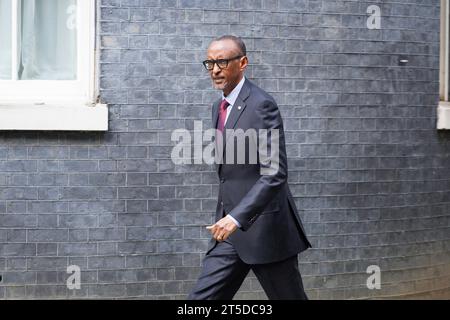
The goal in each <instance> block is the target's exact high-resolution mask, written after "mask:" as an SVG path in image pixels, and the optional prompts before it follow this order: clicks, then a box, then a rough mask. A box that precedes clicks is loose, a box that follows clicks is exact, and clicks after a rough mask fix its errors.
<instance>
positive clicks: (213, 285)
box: [188, 241, 308, 300]
mask: <svg viewBox="0 0 450 320" xmlns="http://www.w3.org/2000/svg"><path fill="white" fill-rule="evenodd" d="M250 269H251V270H253V272H254V273H255V275H256V277H257V278H258V280H259V282H260V283H261V286H262V287H263V289H264V291H265V293H266V295H267V297H268V298H269V299H270V300H307V299H308V297H307V296H306V293H305V291H304V290H303V282H302V278H301V275H300V272H299V270H298V261H297V255H295V256H293V257H290V258H288V259H286V260H283V261H277V262H274V263H267V264H254V265H249V264H246V263H244V262H243V261H242V260H241V259H240V258H239V256H238V255H237V253H236V251H235V250H234V247H233V245H232V244H231V243H230V242H228V241H224V242H219V243H218V244H217V245H216V246H215V247H214V249H212V250H211V252H209V253H208V254H207V255H206V256H205V258H204V260H203V269H202V271H201V274H200V277H199V279H198V281H197V283H196V285H195V286H194V288H193V290H192V291H191V293H190V294H189V296H188V299H190V300H231V299H232V298H233V297H234V295H235V294H236V292H237V291H238V290H239V288H240V286H241V284H242V282H243V281H244V279H245V277H246V276H247V274H248V273H249V271H250Z"/></svg>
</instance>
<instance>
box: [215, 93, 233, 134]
mask: <svg viewBox="0 0 450 320" xmlns="http://www.w3.org/2000/svg"><path fill="white" fill-rule="evenodd" d="M229 105H230V104H229V103H228V101H227V100H226V99H223V100H222V103H221V104H220V106H219V121H218V122H217V129H218V130H220V132H222V133H223V127H224V126H225V119H226V118H227V107H228V106H229Z"/></svg>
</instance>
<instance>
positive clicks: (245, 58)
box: [240, 56, 248, 70]
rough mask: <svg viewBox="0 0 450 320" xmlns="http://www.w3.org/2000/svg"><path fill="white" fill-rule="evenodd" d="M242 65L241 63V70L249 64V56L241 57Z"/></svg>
mask: <svg viewBox="0 0 450 320" xmlns="http://www.w3.org/2000/svg"><path fill="white" fill-rule="evenodd" d="M240 62H241V65H240V67H241V70H244V69H245V68H246V67H247V66H248V58H247V56H244V57H243V58H242V59H241V61H240Z"/></svg>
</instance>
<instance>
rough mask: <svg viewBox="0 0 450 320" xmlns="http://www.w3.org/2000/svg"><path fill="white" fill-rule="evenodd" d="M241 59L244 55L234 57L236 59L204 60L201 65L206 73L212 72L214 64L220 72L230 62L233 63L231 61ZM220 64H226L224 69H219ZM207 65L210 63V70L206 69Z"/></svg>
mask: <svg viewBox="0 0 450 320" xmlns="http://www.w3.org/2000/svg"><path fill="white" fill-rule="evenodd" d="M243 57H245V55H243V54H241V55H238V56H236V57H233V58H229V59H216V60H205V61H203V62H202V64H203V66H204V67H205V69H206V70H208V71H212V70H214V65H215V64H216V65H217V67H218V68H219V69H220V70H222V69H226V68H228V64H229V63H230V61H233V60H236V59H240V58H243ZM221 62H223V63H226V65H225V66H224V67H221V66H220V65H219V63H221ZM207 63H212V68H211V69H208V67H207V66H206V64H207Z"/></svg>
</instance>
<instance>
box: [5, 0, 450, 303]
mask: <svg viewBox="0 0 450 320" xmlns="http://www.w3.org/2000/svg"><path fill="white" fill-rule="evenodd" d="M372 4H376V5H379V6H380V8H381V10H382V11H381V14H382V20H381V29H380V30H369V29H367V28H366V20H367V16H368V14H367V13H366V10H367V7H368V6H369V5H372ZM99 18H100V20H101V21H100V26H101V29H100V31H99V32H100V36H101V53H100V54H101V60H100V70H101V72H100V84H101V98H102V100H103V101H104V102H105V103H108V104H109V109H110V114H109V116H110V130H109V131H108V132H107V133H86V132H1V133H0V275H1V276H2V281H1V282H0V298H2V299H11V298H30V299H32V298H73V297H76V298H80V297H81V298H97V297H103V298H151V299H182V298H185V296H186V293H187V292H188V291H189V289H190V288H191V286H192V285H193V282H194V281H195V280H196V277H197V275H198V272H199V270H200V263H201V258H202V256H203V253H204V251H205V249H206V247H207V242H208V234H207V232H206V231H205V229H204V226H205V225H206V224H208V223H210V222H212V212H213V211H214V208H215V196H216V194H217V179H216V175H215V172H214V170H213V168H212V167H210V166H208V165H206V164H202V165H194V164H192V165H174V164H173V162H172V161H171V159H170V152H171V149H172V146H173V143H172V142H171V141H170V135H171V132H172V130H173V129H175V128H188V129H192V128H193V122H194V121H195V120H200V119H202V120H204V127H205V128H206V127H207V126H208V125H209V119H210V105H211V102H212V101H213V100H214V99H215V98H216V97H218V92H216V91H213V90H212V89H211V85H210V82H209V79H208V77H207V74H205V72H204V70H203V69H202V66H201V64H200V61H201V60H202V59H203V58H204V52H205V50H206V47H207V45H208V43H209V42H210V40H211V39H212V38H213V37H215V36H218V35H222V34H228V33H232V34H236V35H240V36H242V37H243V38H244V40H245V41H246V44H247V47H248V49H249V59H250V64H251V65H250V67H249V69H248V73H247V75H248V77H249V78H250V79H252V80H254V81H255V82H256V83H258V84H259V85H261V86H262V87H263V88H265V89H266V90H267V91H269V92H270V93H271V94H272V95H273V96H274V97H275V98H276V99H277V101H278V103H279V107H280V109H281V112H282V115H283V117H284V122H285V129H286V138H287V143H288V145H287V148H288V156H289V181H290V184H291V189H292V192H293V194H294V197H295V199H296V202H297V205H298V208H299V209H300V212H301V215H302V217H303V220H304V221H305V227H306V229H307V232H308V235H309V237H310V239H311V241H312V243H313V246H314V248H313V249H311V250H308V251H307V252H305V253H303V254H302V255H301V256H300V268H301V272H302V275H303V278H304V284H305V287H306V290H307V292H308V294H309V296H310V298H312V299H335V298H341V299H342V298H343V299H348V298H371V297H372V298H382V297H420V298H429V297H447V298H448V297H449V294H450V289H449V287H450V258H449V256H450V254H449V253H450V250H449V244H450V225H449V221H450V220H449V218H450V193H449V191H450V159H449V155H450V143H449V141H450V134H449V133H448V132H438V131H437V130H436V129H435V127H436V124H435V123H436V106H437V101H438V73H439V70H438V68H439V43H438V41H439V39H438V36H439V1H437V0H430V1H422V0H409V1H402V2H399V1H387V0H386V1H369V2H366V1H355V0H353V1H338V0H334V1H328V0H327V1H319V0H252V1H243V0H240V1H238V0H225V1H223V0H220V1H218V0H167V1H166V0H128V1H125V0H122V1H120V0H103V1H101V10H100V12H99ZM402 56H405V57H407V58H408V59H409V63H408V64H407V65H406V66H400V65H399V63H398V61H399V59H400V57H402ZM69 265H77V266H79V267H80V268H81V289H79V290H69V289H67V288H66V279H67V278H68V276H69V275H68V274H67V273H66V268H67V266H69ZM369 265H378V266H379V267H380V268H381V281H382V283H381V289H380V290H369V289H368V288H367V287H366V279H367V277H368V276H369V275H368V274H367V273H366V268H367V267H368V266H369ZM236 298H238V299H242V298H256V299H259V298H262V299H264V298H266V297H265V295H264V293H263V292H262V290H261V287H260V286H259V284H258V282H257V280H256V279H255V277H254V276H253V275H250V276H249V277H248V278H247V279H246V280H245V282H244V285H243V287H242V288H241V290H240V291H239V293H238V295H237V297H236Z"/></svg>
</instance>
